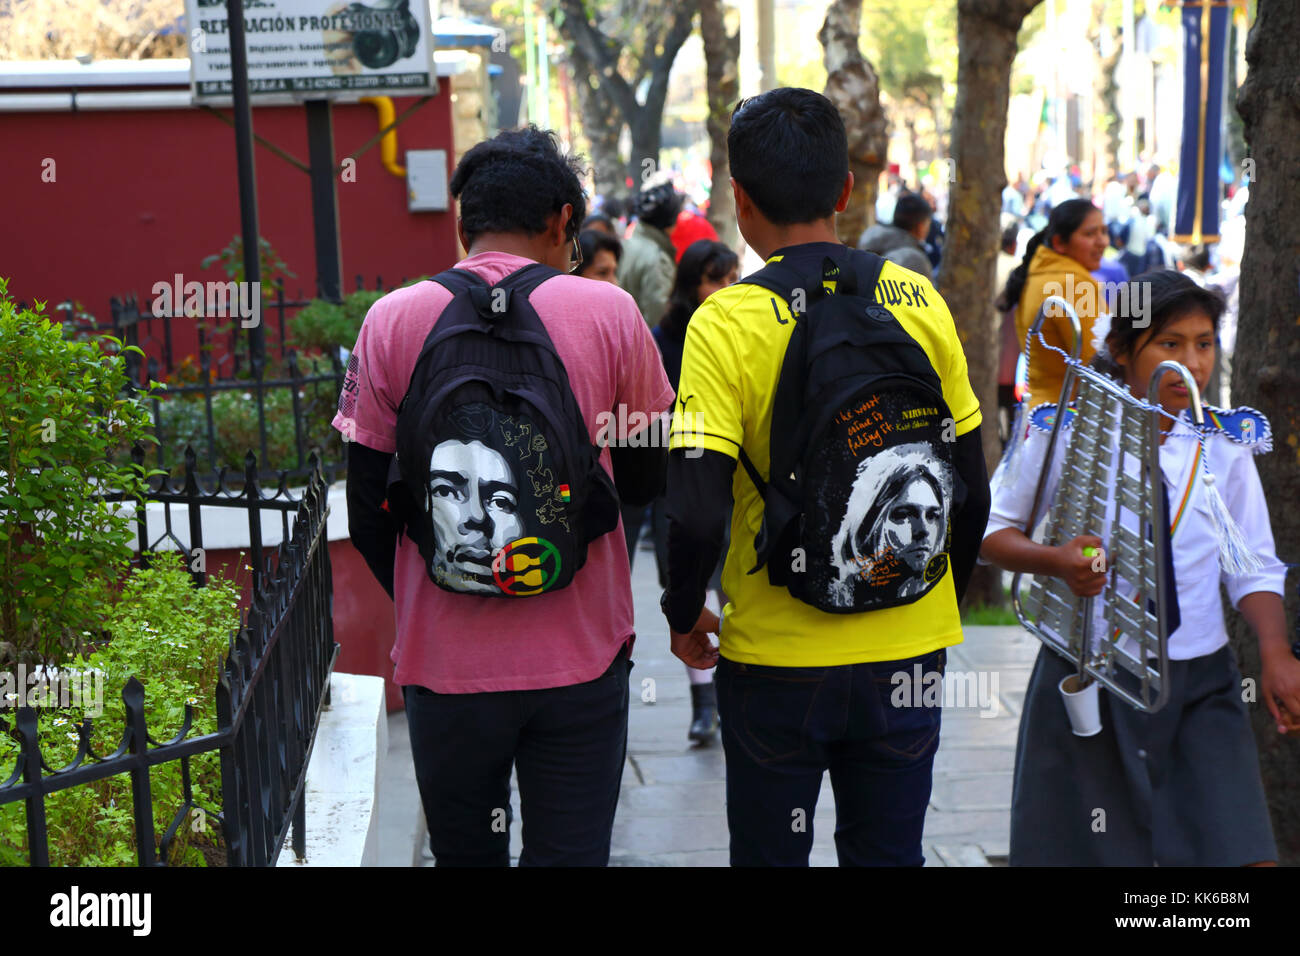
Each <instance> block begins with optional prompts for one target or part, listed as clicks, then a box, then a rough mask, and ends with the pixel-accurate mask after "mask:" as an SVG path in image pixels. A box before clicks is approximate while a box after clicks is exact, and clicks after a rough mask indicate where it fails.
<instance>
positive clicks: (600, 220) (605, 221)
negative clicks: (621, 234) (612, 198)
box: [582, 212, 614, 235]
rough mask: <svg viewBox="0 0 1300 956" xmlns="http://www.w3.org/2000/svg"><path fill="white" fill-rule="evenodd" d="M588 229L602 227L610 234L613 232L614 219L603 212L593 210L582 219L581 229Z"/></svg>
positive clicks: (584, 230)
mask: <svg viewBox="0 0 1300 956" xmlns="http://www.w3.org/2000/svg"><path fill="white" fill-rule="evenodd" d="M588 229H596V230H600V229H604V230H606V231H607V232H609V233H610V234H611V235H612V234H613V232H614V220H612V219H610V218H609V216H606V215H605V214H604V213H603V212H593V213H592V214H591V215H590V216H588V217H587V218H586V219H584V220H582V231H583V232H586V231H587V230H588Z"/></svg>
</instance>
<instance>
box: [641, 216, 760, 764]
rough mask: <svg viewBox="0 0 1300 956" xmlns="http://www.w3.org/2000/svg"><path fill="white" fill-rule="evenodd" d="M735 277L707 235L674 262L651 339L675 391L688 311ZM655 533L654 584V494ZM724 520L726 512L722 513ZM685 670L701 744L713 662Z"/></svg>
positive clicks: (663, 543) (718, 590)
mask: <svg viewBox="0 0 1300 956" xmlns="http://www.w3.org/2000/svg"><path fill="white" fill-rule="evenodd" d="M739 278H740V259H739V258H738V257H737V255H736V254H735V253H734V252H732V250H731V249H730V248H728V247H727V246H726V245H725V244H723V243H721V242H715V241H713V240H710V239H697V240H696V241H695V242H693V243H691V244H690V245H689V246H688V247H687V248H686V251H685V252H683V253H682V259H681V261H680V262H679V263H677V278H676V279H675V280H674V282H673V291H672V294H671V295H670V296H669V299H668V309H667V311H666V312H664V317H663V319H661V320H660V322H659V324H658V325H657V326H655V328H654V337H655V342H656V344H658V346H659V354H660V355H661V356H662V357H663V362H664V371H665V372H666V373H667V375H668V381H669V382H671V383H672V386H673V390H674V391H676V389H677V384H678V382H679V380H680V379H681V374H682V348H683V346H684V344H685V342H686V329H687V326H688V325H689V324H690V321H691V316H692V315H693V314H694V313H695V310H696V309H698V308H699V307H700V306H701V305H702V304H703V303H704V301H705V300H706V299H708V297H709V296H711V295H712V294H713V293H715V292H717V291H718V290H719V289H725V288H726V287H727V286H729V285H731V284H732V283H734V282H735V281H736V280H737V279H739ZM652 512H653V515H654V519H653V522H654V523H653V527H654V537H655V562H656V564H657V565H658V568H659V586H660V587H661V588H666V587H668V515H667V511H666V506H665V501H664V498H663V497H662V496H660V497H659V498H658V499H657V500H656V501H655V503H654V505H653V506H652ZM727 524H730V515H728V516H727ZM723 603H724V600H723V595H722V561H721V559H719V560H718V562H717V564H716V565H715V566H714V568H713V574H712V575H711V576H710V578H709V587H708V591H707V592H706V594H705V606H706V607H708V608H709V610H710V611H712V612H713V613H714V614H718V615H721V613H722V605H723ZM686 676H687V679H688V680H689V681H690V684H691V726H690V730H689V731H688V732H687V735H686V736H687V737H688V738H689V739H690V740H693V741H695V742H696V743H699V744H704V743H707V742H709V741H710V740H712V739H713V736H714V734H716V733H717V730H718V698H717V693H716V691H715V689H714V686H713V668H709V669H708V670H700V669H698V668H695V667H691V666H689V665H687V667H686Z"/></svg>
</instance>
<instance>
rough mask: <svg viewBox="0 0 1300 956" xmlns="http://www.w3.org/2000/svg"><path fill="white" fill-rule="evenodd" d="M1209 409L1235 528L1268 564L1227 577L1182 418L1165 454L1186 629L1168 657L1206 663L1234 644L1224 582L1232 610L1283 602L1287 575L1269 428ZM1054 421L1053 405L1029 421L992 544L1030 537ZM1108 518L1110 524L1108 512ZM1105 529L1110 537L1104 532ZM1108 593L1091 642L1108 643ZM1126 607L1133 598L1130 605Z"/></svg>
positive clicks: (1210, 444)
mask: <svg viewBox="0 0 1300 956" xmlns="http://www.w3.org/2000/svg"><path fill="white" fill-rule="evenodd" d="M1205 409H1206V425H1207V426H1209V430H1210V434H1209V436H1208V437H1207V438H1206V440H1205V455H1206V458H1207V463H1208V466H1209V471H1210V473H1211V474H1213V475H1214V476H1215V483H1216V485H1217V486H1218V489H1219V494H1220V495H1221V496H1222V497H1223V502H1224V504H1225V505H1227V508H1228V511H1229V513H1231V515H1232V517H1233V520H1235V521H1236V522H1237V524H1238V525H1239V526H1240V527H1241V531H1242V534H1243V535H1244V536H1245V539H1246V542H1247V543H1248V545H1249V547H1250V548H1251V550H1253V551H1254V552H1255V554H1256V555H1258V557H1259V559H1260V561H1261V562H1263V564H1262V567H1260V569H1259V570H1257V571H1254V572H1252V573H1249V574H1239V575H1229V574H1225V573H1223V572H1222V570H1221V569H1220V567H1219V542H1218V538H1217V536H1216V534H1215V531H1214V526H1213V524H1212V523H1211V521H1210V516H1209V506H1208V504H1207V502H1206V496H1205V492H1206V485H1205V473H1204V471H1203V470H1202V468H1201V463H1200V461H1199V460H1198V449H1199V448H1200V443H1199V442H1198V441H1197V439H1196V430H1195V426H1194V425H1192V423H1191V420H1190V417H1188V416H1189V414H1190V413H1188V412H1184V413H1183V416H1182V417H1180V419H1179V420H1178V421H1177V422H1175V423H1174V426H1173V428H1172V429H1171V431H1170V432H1169V433H1168V436H1167V438H1166V439H1165V441H1164V443H1163V444H1162V445H1161V446H1160V470H1161V471H1162V472H1163V475H1164V481H1165V490H1166V492H1167V493H1168V496H1169V521H1170V527H1171V529H1172V530H1173V535H1172V539H1171V544H1172V551H1173V559H1174V576H1175V579H1176V581H1177V590H1178V608H1179V619H1180V624H1179V627H1178V628H1177V630H1175V631H1174V632H1173V633H1172V634H1171V635H1170V636H1169V657H1170V658H1171V659H1172V660H1190V659H1191V658H1194V657H1203V656H1205V655H1206V654H1212V653H1214V652H1215V651H1217V650H1218V649H1219V648H1221V647H1223V645H1224V644H1226V643H1228V632H1227V629H1226V628H1225V627H1224V620H1223V604H1222V601H1221V599H1220V597H1219V582H1220V581H1222V582H1223V584H1224V585H1225V586H1226V588H1227V591H1228V597H1229V599H1230V600H1231V601H1232V606H1233V607H1234V608H1235V607H1237V606H1238V605H1239V604H1240V602H1241V599H1242V598H1243V597H1245V596H1246V595H1247V594H1253V593H1254V592H1256V591H1267V592H1270V593H1272V594H1277V595H1281V594H1283V587H1284V585H1285V579H1286V567H1285V565H1283V564H1282V563H1281V562H1280V561H1279V560H1278V558H1277V553H1276V551H1275V549H1274V545H1273V530H1272V528H1271V527H1270V525H1269V519H1268V505H1267V503H1266V502H1265V501H1264V490H1263V487H1262V486H1261V485H1260V481H1259V472H1258V471H1257V470H1256V469H1255V462H1254V456H1255V455H1256V454H1262V453H1264V452H1266V451H1269V450H1271V448H1272V436H1271V433H1270V429H1269V424H1268V419H1266V418H1265V417H1264V416H1263V415H1262V414H1260V413H1259V412H1257V411H1255V410H1254V409H1252V408H1238V409H1234V410H1233V411H1231V412H1228V411H1223V410H1221V409H1217V408H1212V407H1210V406H1205ZM1055 411H1056V408H1055V406H1054V405H1040V406H1038V407H1037V408H1035V409H1034V410H1033V412H1031V413H1030V414H1029V415H1028V416H1027V418H1028V419H1029V422H1028V425H1027V428H1026V436H1025V437H1024V444H1023V445H1022V447H1020V448H1019V449H1018V450H1017V451H1016V455H1017V456H1023V457H1022V458H1021V460H1020V461H1019V462H1017V463H1016V467H1015V471H1016V473H1017V476H1018V477H1017V478H1016V480H1015V481H1014V482H1006V481H1001V482H999V481H998V477H999V476H997V475H995V476H994V488H993V495H992V498H993V500H992V506H991V509H990V513H989V522H988V526H987V528H986V530H985V532H984V537H985V538H988V536H989V535H991V534H994V533H996V532H998V531H1001V530H1002V529H1003V528H1016V529H1018V530H1020V531H1024V530H1025V523H1026V522H1027V521H1028V520H1029V510H1030V508H1031V507H1033V501H1034V491H1035V488H1036V486H1037V483H1038V478H1039V475H1040V474H1041V473H1042V470H1043V459H1044V458H1045V457H1046V454H1047V444H1048V439H1049V437H1050V433H1051V421H1052V417H1053V415H1054V414H1055ZM1072 418H1073V414H1072V413H1071V414H1070V415H1069V418H1068V419H1067V421H1066V423H1065V424H1064V425H1063V426H1062V432H1061V439H1060V440H1058V441H1057V447H1056V453H1055V454H1054V455H1053V461H1052V470H1051V474H1050V476H1049V478H1048V485H1047V488H1046V491H1045V497H1044V501H1045V502H1047V503H1051V502H1052V501H1054V500H1055V497H1056V486H1057V483H1058V482H1059V480H1060V472H1061V463H1062V461H1063V460H1064V456H1065V451H1066V448H1067V447H1068V438H1069V436H1070V434H1071V429H1070V419H1072ZM1013 440H1014V439H1013ZM1112 467H1113V462H1112ZM1137 467H1140V466H1139V465H1138V464H1137V463H1135V462H1133V461H1132V458H1131V456H1129V471H1130V472H1133V470H1134V469H1135V468H1137ZM999 470H1000V471H1001V469H999ZM1110 503H1111V502H1110V501H1109V499H1108V504H1110ZM1045 511H1046V507H1044V512H1045ZM1106 513H1107V515H1109V514H1110V507H1108V508H1107V510H1106ZM1102 527H1103V529H1104V527H1105V525H1102ZM1099 537H1101V539H1102V541H1103V542H1104V541H1105V540H1106V535H1105V534H1104V533H1102V534H1100V535H1099ZM981 563H986V562H981ZM1109 588H1110V585H1109V584H1108V585H1107V590H1105V591H1103V592H1102V594H1101V596H1100V599H1099V600H1097V601H1095V602H1094V609H1095V613H1096V615H1097V616H1096V618H1095V619H1094V620H1095V626H1094V633H1098V634H1100V633H1102V630H1101V628H1104V626H1105V625H1104V619H1103V617H1102V614H1103V612H1104V604H1103V602H1104V601H1106V600H1109V599H1111V597H1112V595H1111V594H1110V590H1109ZM1124 597H1125V598H1131V597H1132V595H1124Z"/></svg>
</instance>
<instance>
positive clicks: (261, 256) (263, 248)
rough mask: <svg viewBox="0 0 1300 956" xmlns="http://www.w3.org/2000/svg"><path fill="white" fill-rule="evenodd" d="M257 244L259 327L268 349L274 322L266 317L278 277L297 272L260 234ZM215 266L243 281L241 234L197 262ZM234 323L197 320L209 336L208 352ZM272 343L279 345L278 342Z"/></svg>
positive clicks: (294, 275) (208, 266)
mask: <svg viewBox="0 0 1300 956" xmlns="http://www.w3.org/2000/svg"><path fill="white" fill-rule="evenodd" d="M257 244H258V263H259V266H258V272H259V273H260V274H261V279H259V280H258V281H259V282H261V284H262V329H263V333H264V335H265V336H266V345H267V348H268V349H269V348H270V347H271V345H272V344H273V341H274V339H275V338H276V326H275V324H274V323H272V322H268V321H267V317H268V315H269V314H270V310H269V308H268V304H269V303H270V301H271V300H272V299H273V298H274V292H275V283H276V281H277V280H280V279H285V278H290V279H293V278H297V273H296V272H294V271H293V270H292V269H290V268H289V266H288V265H287V264H286V263H285V261H284V260H283V259H281V258H280V254H279V253H278V252H276V251H275V247H274V246H272V245H271V243H270V242H269V241H268V240H267V239H265V238H262V237H261V236H259V237H258V240H257ZM214 265H217V266H220V268H221V271H222V272H224V273H225V274H226V276H227V278H229V279H232V280H234V281H235V282H243V281H244V276H245V272H244V237H243V236H232V237H231V238H230V242H228V243H226V245H225V246H224V247H223V248H222V249H221V251H220V252H214V253H213V254H212V255H210V256H204V257H203V259H202V260H200V262H199V268H200V269H208V268H211V267H212V266H214ZM235 322H236V320H234V319H229V320H226V321H208V322H204V321H202V320H200V324H201V325H203V326H204V331H205V334H206V335H207V337H208V344H207V345H206V346H204V348H206V349H207V350H209V351H215V350H216V345H215V339H216V338H218V337H219V336H223V335H226V334H227V333H229V332H231V331H232V330H233V329H235V328H236V325H235ZM241 330H242V327H241ZM244 334H247V333H244ZM274 344H277V345H278V343H274Z"/></svg>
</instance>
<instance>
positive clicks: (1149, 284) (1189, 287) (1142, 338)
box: [1092, 269, 1224, 382]
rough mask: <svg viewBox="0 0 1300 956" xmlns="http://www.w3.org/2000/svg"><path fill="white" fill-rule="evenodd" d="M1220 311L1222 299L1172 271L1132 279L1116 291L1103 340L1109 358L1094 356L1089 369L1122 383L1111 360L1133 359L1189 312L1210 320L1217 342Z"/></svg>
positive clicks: (1211, 290) (1121, 377) (1122, 379)
mask: <svg viewBox="0 0 1300 956" xmlns="http://www.w3.org/2000/svg"><path fill="white" fill-rule="evenodd" d="M1223 308H1224V302H1223V296H1222V295H1220V294H1219V293H1218V292H1217V291H1215V290H1213V289H1204V288H1202V287H1201V286H1199V285H1197V284H1196V283H1195V282H1193V281H1192V280H1191V279H1189V278H1188V277H1187V276H1185V275H1183V274H1182V273H1181V272H1175V271H1174V270H1173V269H1153V270H1151V271H1150V272H1144V273H1142V274H1141V275H1138V276H1134V277H1133V278H1132V279H1130V280H1129V281H1128V282H1126V283H1124V285H1122V286H1120V287H1119V289H1118V290H1116V295H1115V300H1114V313H1113V314H1112V316H1111V319H1110V332H1109V334H1107V336H1106V351H1107V353H1109V357H1106V356H1102V355H1100V354H1099V355H1097V356H1096V357H1095V358H1093V360H1092V367H1093V368H1095V369H1096V370H1097V371H1099V372H1103V373H1105V374H1106V375H1109V376H1110V377H1111V378H1113V379H1116V380H1117V381H1120V382H1123V381H1124V380H1125V379H1124V369H1123V368H1121V367H1120V366H1119V365H1118V364H1117V363H1116V362H1115V360H1114V357H1115V356H1120V355H1124V356H1132V355H1135V354H1136V352H1137V349H1138V345H1139V343H1144V342H1150V341H1151V340H1152V339H1154V338H1155V337H1156V336H1157V335H1158V334H1159V333H1160V330H1161V329H1163V328H1164V327H1165V326H1166V325H1168V324H1169V323H1170V322H1171V321H1173V320H1174V319H1177V318H1180V317H1182V316H1185V315H1187V314H1188V313H1189V312H1203V313H1204V314H1205V315H1207V316H1209V318H1210V322H1211V324H1212V325H1213V326H1214V335H1215V339H1216V340H1217V339H1218V335H1219V318H1220V317H1221V316H1222V315H1223Z"/></svg>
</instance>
